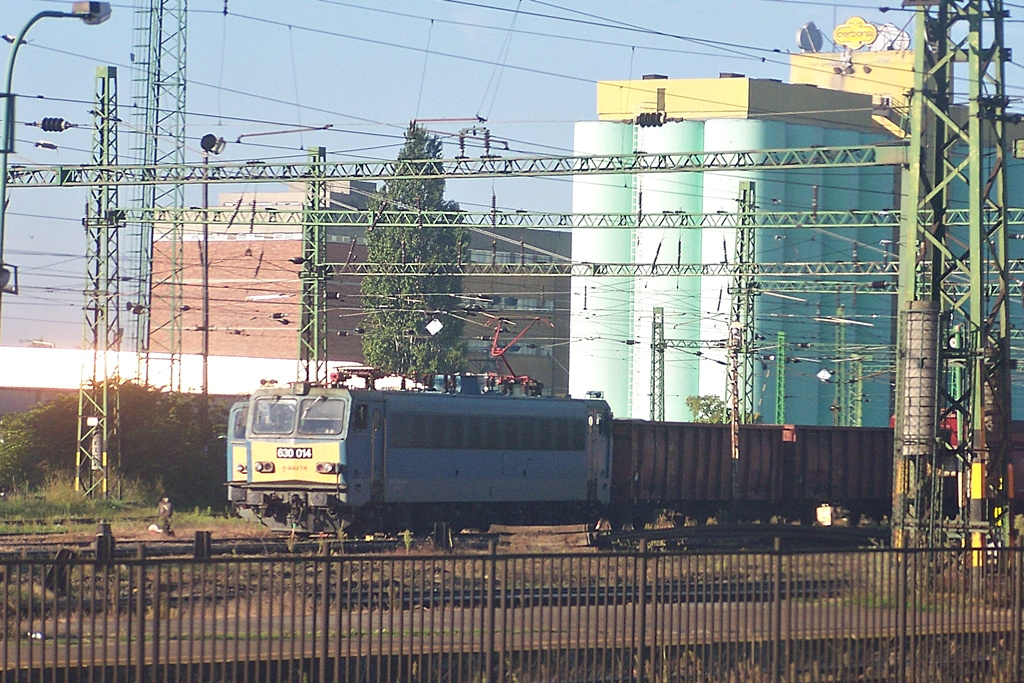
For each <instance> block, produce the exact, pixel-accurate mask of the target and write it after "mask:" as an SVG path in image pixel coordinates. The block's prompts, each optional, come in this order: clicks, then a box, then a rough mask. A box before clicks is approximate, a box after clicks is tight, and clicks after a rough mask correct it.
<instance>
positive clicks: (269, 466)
mask: <svg viewBox="0 0 1024 683" xmlns="http://www.w3.org/2000/svg"><path fill="white" fill-rule="evenodd" d="M252 468H253V469H254V470H256V471H257V472H261V473H262V474H270V473H271V472H273V471H274V463H272V462H258V463H256V464H255V465H253V466H252Z"/></svg>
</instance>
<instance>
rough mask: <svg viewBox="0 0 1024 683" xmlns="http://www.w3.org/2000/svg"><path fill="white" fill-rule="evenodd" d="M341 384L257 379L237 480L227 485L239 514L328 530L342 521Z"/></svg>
mask: <svg viewBox="0 0 1024 683" xmlns="http://www.w3.org/2000/svg"><path fill="white" fill-rule="evenodd" d="M351 405H352V400H351V395H350V394H349V392H348V390H347V389H333V388H328V387H316V386H313V387H311V386H309V385H306V384H301V383H300V384H296V385H294V386H293V387H291V388H284V387H265V388H262V389H260V390H259V391H257V392H256V393H254V394H253V395H252V396H251V397H250V399H249V410H248V422H247V425H246V434H245V441H246V444H247V446H248V449H247V450H248V453H247V463H246V465H245V475H246V476H245V480H244V483H242V481H241V480H240V478H238V479H236V480H235V481H232V482H231V483H230V486H229V497H230V499H231V502H232V503H233V504H234V505H235V508H236V509H237V511H238V512H239V514H241V515H242V516H243V517H246V518H250V519H255V520H259V521H260V522H261V523H263V524H266V525H267V526H269V527H271V528H274V529H286V530H287V529H302V530H307V531H326V532H332V531H335V530H337V529H338V528H340V527H343V526H344V524H345V522H346V514H345V512H346V506H347V500H348V485H347V482H346V469H347V468H346V449H345V439H346V437H347V432H348V423H349V413H350V410H351Z"/></svg>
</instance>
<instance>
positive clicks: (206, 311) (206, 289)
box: [199, 133, 226, 406]
mask: <svg viewBox="0 0 1024 683" xmlns="http://www.w3.org/2000/svg"><path fill="white" fill-rule="evenodd" d="M225 144H226V143H225V142H224V138H219V137H217V136H216V135H214V134H213V133H207V134H206V135H204V136H203V138H202V139H201V140H200V141H199V146H200V147H202V148H203V245H202V248H201V249H200V251H199V256H200V258H201V259H202V264H201V265H202V267H203V405H204V406H206V405H208V402H209V400H210V219H209V216H208V212H207V209H209V208H210V183H209V182H208V179H207V171H208V169H207V165H208V164H209V163H210V155H211V154H220V153H221V152H223V151H224V147H225Z"/></svg>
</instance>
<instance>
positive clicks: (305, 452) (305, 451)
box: [277, 446, 313, 460]
mask: <svg viewBox="0 0 1024 683" xmlns="http://www.w3.org/2000/svg"><path fill="white" fill-rule="evenodd" d="M277 457H279V458H281V459H284V460H305V459H309V458H312V457H313V449H312V448H294V447H292V446H278V447H277Z"/></svg>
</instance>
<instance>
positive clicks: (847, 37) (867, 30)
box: [832, 17, 878, 50]
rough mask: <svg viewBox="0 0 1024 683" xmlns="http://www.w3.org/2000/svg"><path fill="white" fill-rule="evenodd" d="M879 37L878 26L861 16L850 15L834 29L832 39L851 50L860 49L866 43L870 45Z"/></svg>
mask: <svg viewBox="0 0 1024 683" xmlns="http://www.w3.org/2000/svg"><path fill="white" fill-rule="evenodd" d="M877 37H878V28H877V27H876V26H875V25H874V24H871V23H868V22H866V21H864V20H863V19H861V18H860V17H850V18H849V19H847V20H846V21H845V22H844V23H842V24H839V26H836V27H835V29H833V31H832V40H833V41H835V43H836V45H842V46H843V47H848V48H850V49H851V50H858V49H860V48H862V47H864V46H865V45H870V44H871V43H873V42H875V38H877Z"/></svg>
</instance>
